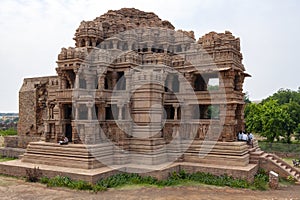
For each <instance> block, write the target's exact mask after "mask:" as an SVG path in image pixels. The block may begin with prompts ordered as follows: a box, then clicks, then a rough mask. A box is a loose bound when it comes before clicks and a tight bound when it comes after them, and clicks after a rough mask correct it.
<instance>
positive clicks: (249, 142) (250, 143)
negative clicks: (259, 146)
mask: <svg viewBox="0 0 300 200" xmlns="http://www.w3.org/2000/svg"><path fill="white" fill-rule="evenodd" d="M247 143H248V144H249V145H251V146H252V148H253V134H252V133H248V142H247Z"/></svg>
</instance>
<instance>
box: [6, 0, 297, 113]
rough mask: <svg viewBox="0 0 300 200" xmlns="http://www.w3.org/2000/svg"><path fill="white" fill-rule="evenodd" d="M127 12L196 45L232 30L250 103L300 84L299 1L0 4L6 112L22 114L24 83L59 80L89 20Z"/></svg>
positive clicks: (119, 0) (66, 0)
mask: <svg viewBox="0 0 300 200" xmlns="http://www.w3.org/2000/svg"><path fill="white" fill-rule="evenodd" d="M122 7H128V8H131V7H135V8H137V9H140V10H143V11H152V12H154V13H156V14H157V15H158V16H159V17H160V18H161V19H163V20H169V21H170V22H171V23H172V24H173V25H174V26H175V27H176V29H184V30H194V32H195V36H196V38H197V39H198V38H199V37H201V36H202V35H204V34H205V33H208V32H210V31H216V32H224V31H225V30H229V31H231V32H232V33H233V34H234V35H235V36H236V37H240V39H241V50H242V53H243V58H244V59H243V63H244V65H245V67H246V71H247V72H248V73H250V74H251V75H252V77H251V78H248V79H247V80H246V82H245V86H244V91H245V92H248V93H249V95H250V99H251V100H260V99H263V98H266V97H267V96H269V95H271V94H272V93H274V92H276V91H277V90H278V89H280V88H290V89H293V90H297V88H298V87H299V86H300V81H299V72H300V67H299V59H300V50H299V46H300V1H298V0H286V1H282V0H278V1H276V0H263V1H262V0H248V1H246V0H244V1H241V0H229V1H228V0H226V1H225V0H224V1H223V0H190V1H188V0H185V1H184V0H151V1H142V0H128V1H125V0H110V1H104V0H89V1H86V0H64V1H63V0H62V1H60V0H57V1H56V0H44V1H42V0H41V1H37V0H36V1H29V0H28V1H22V0H18V1H17V0H0V27H1V29H0V44H1V47H0V62H1V73H0V92H1V96H0V112H18V91H19V89H20V87H21V85H22V81H23V78H26V77H35V76H47V75H55V67H56V60H57V55H58V53H59V52H60V49H61V48H62V47H69V46H74V45H75V43H74V41H73V39H72V38H73V36H74V33H75V30H76V28H77V27H78V26H79V24H80V22H81V21H82V20H93V19H94V18H96V17H97V16H100V15H102V14H104V13H105V12H107V11H108V10H110V9H112V10H116V9H120V8H122Z"/></svg>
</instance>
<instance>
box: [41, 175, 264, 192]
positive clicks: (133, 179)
mask: <svg viewBox="0 0 300 200" xmlns="http://www.w3.org/2000/svg"><path fill="white" fill-rule="evenodd" d="M40 182H41V183H44V184H47V186H49V187H68V188H71V189H77V190H93V191H94V192H98V191H105V190H107V189H108V188H116V187H120V186H124V185H140V184H143V185H145V184H147V185H155V186H158V187H165V186H175V185H180V184H185V183H189V182H194V183H203V184H208V185H217V186H229V187H234V188H252V189H260V190H261V189H266V188H267V183H268V176H267V174H266V173H265V172H264V171H262V170H260V171H259V173H258V174H257V175H256V176H255V180H254V182H253V183H249V182H247V181H246V180H242V179H235V178H233V177H231V176H228V175H226V174H225V175H222V176H215V175H212V174H209V173H204V172H196V173H193V174H189V173H186V172H185V171H184V170H181V171H179V172H178V173H177V172H172V173H170V175H169V177H168V178H167V179H165V180H157V179H156V178H154V177H151V176H146V177H142V176H140V175H139V174H127V173H121V174H116V175H113V176H110V177H108V178H104V179H101V180H99V181H98V182H97V183H96V184H94V185H93V184H90V183H87V182H85V181H73V180H71V179H70V178H68V177H63V176H56V177H54V178H50V179H49V178H47V177H42V178H41V179H40Z"/></svg>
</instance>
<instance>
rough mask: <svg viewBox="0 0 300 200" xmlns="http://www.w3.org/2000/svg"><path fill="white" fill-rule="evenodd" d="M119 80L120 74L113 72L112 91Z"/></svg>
mask: <svg viewBox="0 0 300 200" xmlns="http://www.w3.org/2000/svg"><path fill="white" fill-rule="evenodd" d="M117 80H118V72H116V71H113V72H112V88H111V89H113V88H114V87H116V84H117Z"/></svg>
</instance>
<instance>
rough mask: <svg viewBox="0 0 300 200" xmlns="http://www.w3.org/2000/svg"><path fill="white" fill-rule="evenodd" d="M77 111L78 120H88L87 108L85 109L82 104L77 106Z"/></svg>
mask: <svg viewBox="0 0 300 200" xmlns="http://www.w3.org/2000/svg"><path fill="white" fill-rule="evenodd" d="M78 111H79V116H78V117H79V119H80V120H87V119H88V108H87V107H86V105H84V104H80V105H79V108H78Z"/></svg>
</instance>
